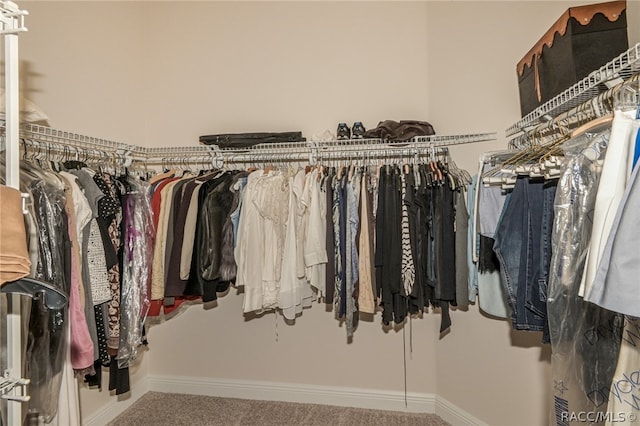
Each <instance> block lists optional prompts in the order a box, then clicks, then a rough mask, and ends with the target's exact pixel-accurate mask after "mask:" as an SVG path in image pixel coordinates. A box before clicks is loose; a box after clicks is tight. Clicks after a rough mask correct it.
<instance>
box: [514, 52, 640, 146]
mask: <svg viewBox="0 0 640 426" xmlns="http://www.w3.org/2000/svg"><path fill="white" fill-rule="evenodd" d="M638 72H640V43H638V44H636V45H635V46H633V47H632V48H630V49H629V50H627V51H626V52H624V53H622V54H621V55H619V56H618V57H616V58H614V59H613V60H611V61H610V62H608V63H607V64H605V65H603V66H602V67H600V68H599V69H597V70H596V71H593V72H592V73H591V74H589V75H588V76H587V77H585V78H583V79H582V80H580V81H579V82H577V83H576V84H574V85H573V86H571V87H570V88H568V89H567V90H565V91H564V92H562V93H560V94H559V95H557V96H556V97H554V98H553V99H551V100H549V101H547V102H546V103H544V104H542V105H541V106H539V107H538V108H536V109H535V110H533V111H532V112H530V113H529V114H527V115H526V116H524V117H523V118H522V119H521V120H520V121H518V122H517V123H515V124H513V125H512V126H511V127H509V128H508V129H507V130H506V131H505V133H506V136H507V137H510V136H513V135H515V134H517V133H519V132H522V131H526V130H527V129H529V128H531V127H533V126H536V125H538V124H540V123H542V122H544V121H547V120H548V119H549V118H551V117H555V116H557V115H559V114H562V113H563V112H566V111H569V110H570V109H572V108H575V107H576V106H578V105H580V104H581V103H584V102H586V101H588V100H589V99H591V98H593V97H595V96H597V95H599V94H600V93H602V92H604V91H606V90H607V89H609V87H608V86H607V83H610V82H612V81H613V82H622V81H624V80H627V79H629V78H630V77H631V76H633V75H634V74H636V73H638Z"/></svg>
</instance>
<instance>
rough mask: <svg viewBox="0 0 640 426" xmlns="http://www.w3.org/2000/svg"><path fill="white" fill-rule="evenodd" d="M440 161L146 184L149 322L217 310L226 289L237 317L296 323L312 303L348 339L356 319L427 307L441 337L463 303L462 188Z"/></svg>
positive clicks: (334, 163) (242, 167)
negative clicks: (150, 242) (436, 316)
mask: <svg viewBox="0 0 640 426" xmlns="http://www.w3.org/2000/svg"><path fill="white" fill-rule="evenodd" d="M447 153H448V151H447V150H446V149H439V150H437V151H436V150H433V152H431V153H429V154H428V155H427V156H426V157H424V158H422V159H420V160H416V159H409V160H406V159H405V158H403V157H402V156H395V160H391V161H384V160H377V161H376V160H372V158H377V157H376V153H375V152H373V151H371V152H368V156H370V157H368V158H367V159H354V158H351V155H345V153H340V152H336V153H335V154H336V155H337V158H338V159H336V158H334V159H333V160H328V159H327V158H328V157H326V156H325V159H324V160H323V159H319V161H318V164H317V165H314V166H304V164H301V163H298V164H296V163H295V162H292V161H291V159H289V158H288V157H287V158H286V159H285V160H284V161H278V159H277V158H275V160H274V161H273V162H268V160H265V158H261V159H260V160H258V162H259V163H262V166H263V167H261V168H255V167H248V166H249V165H248V164H243V163H239V165H238V166H237V168H236V169H232V167H231V164H228V165H227V167H226V168H224V169H221V170H209V171H201V172H198V173H192V172H191V171H189V170H167V171H165V173H162V174H159V175H157V176H155V177H154V178H152V179H151V181H150V200H151V201H150V204H151V208H152V210H153V217H154V221H155V222H156V223H155V225H156V228H155V229H156V235H155V245H154V252H153V268H152V278H151V286H150V295H151V299H152V302H151V304H152V306H151V309H150V313H149V316H150V317H151V316H155V315H161V314H167V313H171V312H173V311H174V310H175V309H176V308H178V307H179V306H181V305H182V304H183V303H185V302H187V301H190V300H198V301H200V300H201V301H203V302H209V301H213V300H216V299H217V297H218V296H217V295H218V294H219V293H221V292H224V291H226V290H227V289H228V288H229V286H230V285H233V286H235V287H238V288H242V289H243V290H242V292H243V312H244V313H245V314H249V313H262V312H266V311H279V312H281V313H282V315H283V316H284V317H285V318H286V319H287V320H295V318H296V316H297V315H300V314H301V313H302V311H303V308H305V307H310V306H311V305H312V303H313V302H314V301H319V302H323V303H325V304H327V305H330V306H333V308H334V309H333V310H334V312H335V314H336V317H337V318H338V319H339V320H341V321H344V322H345V323H346V330H347V334H348V336H352V335H353V332H354V330H355V328H356V326H357V323H358V318H359V315H360V313H363V314H375V313H377V312H379V311H382V321H383V323H384V324H390V323H392V322H393V323H396V324H401V323H403V322H404V321H405V318H406V317H407V316H408V315H413V314H419V313H422V312H423V311H424V310H425V308H427V309H428V308H429V307H437V308H439V309H440V310H441V312H442V327H441V328H442V330H443V331H444V330H446V329H447V328H448V327H449V326H450V324H451V320H450V317H449V312H448V308H449V305H450V304H451V305H456V306H460V307H465V306H468V304H469V300H470V295H469V278H468V263H469V261H468V256H467V253H468V234H467V223H468V217H469V214H468V211H467V206H466V192H467V187H468V185H469V183H470V176H469V174H468V173H467V172H466V171H464V170H461V169H459V168H458V167H457V166H456V165H455V162H453V161H452V160H451V158H450V157H449V156H448V155H447ZM387 154H388V153H387ZM391 157H394V155H393V153H392V154H391ZM283 158H285V156H283ZM339 158H341V160H340V159H339ZM380 158H381V157H380ZM254 165H256V164H254Z"/></svg>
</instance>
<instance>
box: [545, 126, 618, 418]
mask: <svg viewBox="0 0 640 426" xmlns="http://www.w3.org/2000/svg"><path fill="white" fill-rule="evenodd" d="M609 134H610V132H609V131H605V132H603V133H599V134H593V133H590V134H585V135H583V136H580V137H578V138H575V139H574V140H572V141H569V142H567V143H566V144H565V147H564V149H565V151H567V152H566V156H567V158H568V162H567V165H566V168H565V169H564V171H563V173H562V175H561V176H560V179H559V182H558V188H557V192H556V198H555V204H554V213H555V218H554V224H553V241H552V242H553V244H552V247H553V255H552V258H551V267H550V272H549V294H548V299H547V308H548V318H549V329H550V332H551V346H552V356H551V369H552V378H553V380H552V383H551V385H552V386H553V389H552V395H553V401H552V402H551V407H553V408H552V411H551V413H550V414H551V415H550V421H549V424H557V425H561V424H562V425H567V424H582V422H584V420H585V419H584V418H582V419H581V418H580V415H581V414H585V413H596V414H593V415H592V417H593V418H595V417H594V416H595V415H597V413H599V412H600V413H604V412H606V410H607V402H608V398H609V388H610V385H611V380H612V378H613V373H614V371H615V366H616V362H617V359H618V352H619V348H620V341H621V332H622V324H623V318H622V316H620V315H619V314H616V313H613V312H610V311H607V310H604V309H602V308H600V307H598V306H596V305H593V304H591V303H588V302H585V301H584V300H583V299H582V298H581V297H580V296H579V295H578V291H579V287H580V281H581V278H582V273H583V270H584V264H585V261H586V256H587V249H588V244H589V241H590V237H591V228H592V218H593V215H592V212H593V209H594V206H595V200H596V194H597V190H598V184H599V180H600V174H601V169H602V162H603V158H604V155H605V151H606V147H607V143H608V138H609ZM603 418H604V417H603ZM581 420H582V422H581Z"/></svg>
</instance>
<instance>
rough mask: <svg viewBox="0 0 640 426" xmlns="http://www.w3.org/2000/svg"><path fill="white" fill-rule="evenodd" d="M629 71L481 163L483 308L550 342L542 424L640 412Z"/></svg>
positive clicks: (634, 92) (634, 122) (634, 136)
mask: <svg viewBox="0 0 640 426" xmlns="http://www.w3.org/2000/svg"><path fill="white" fill-rule="evenodd" d="M638 79H639V76H638V75H636V76H634V77H633V78H631V79H630V80H628V81H627V82H625V83H622V84H620V85H618V86H616V87H614V88H613V89H610V90H608V91H606V92H603V93H601V94H600V95H599V96H597V97H595V98H593V99H592V100H590V101H588V102H586V103H584V104H581V105H579V106H578V107H575V108H574V109H572V110H570V111H568V112H566V113H564V114H562V115H560V116H558V117H557V118H555V119H554V120H552V121H551V122H549V123H547V124H543V125H540V126H538V127H537V128H535V129H533V130H531V131H529V132H528V133H526V134H525V135H524V137H520V138H519V140H517V141H516V142H518V143H522V142H526V143H527V144H526V146H524V147H523V146H522V145H521V148H520V149H519V150H518V151H517V153H515V154H514V152H513V151H511V152H496V153H493V154H491V153H489V154H486V155H485V157H484V158H483V160H484V161H483V162H482V164H481V171H482V172H483V173H482V183H481V184H479V185H478V189H477V192H478V194H479V201H478V202H477V203H476V209H477V212H478V218H479V225H478V233H479V235H480V241H479V249H478V253H479V258H480V260H479V263H480V264H485V265H486V264H488V265H490V266H489V267H487V268H485V269H484V272H483V273H481V274H480V275H479V282H478V289H479V291H480V292H481V293H483V292H485V293H486V294H488V297H487V299H486V300H483V298H482V296H481V297H480V308H482V309H486V310H487V311H488V312H490V313H491V314H493V315H497V316H499V317H504V318H509V319H510V320H511V323H512V326H513V328H514V329H518V330H533V331H541V332H542V339H543V342H545V343H550V344H551V349H552V357H551V361H552V375H553V381H552V384H551V386H552V387H553V388H552V389H550V391H551V394H552V397H553V401H550V406H551V407H553V408H552V409H551V413H550V424H557V425H566V424H577V423H579V422H580V421H581V420H580V419H579V418H577V414H576V413H594V416H595V415H596V414H597V415H598V419H599V420H598V421H596V423H606V424H613V423H616V424H617V423H622V424H632V423H633V419H634V418H638V416H640V405H639V403H638V402H639V401H640V381H639V380H638V374H640V373H639V372H640V320H639V319H638V318H639V317H640V285H639V284H638V283H639V281H638V276H640V250H639V249H638V245H637V244H638V241H640V227H639V226H638V221H637V214H638V211H639V208H640V192H639V191H640V184H639V183H638V177H637V176H638V167H637V161H638V157H639V156H640V133H639V132H638V129H639V128H640V119H639V118H640V109H639V106H640V102H639V101H640V90H639V86H638ZM483 275H484V276H483ZM483 287H484V288H483ZM634 416H635V417H634ZM593 418H595V417H593Z"/></svg>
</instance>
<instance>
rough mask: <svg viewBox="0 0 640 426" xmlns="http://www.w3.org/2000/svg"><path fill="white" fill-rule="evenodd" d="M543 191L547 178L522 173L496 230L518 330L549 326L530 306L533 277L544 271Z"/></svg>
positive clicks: (514, 322) (504, 281)
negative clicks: (539, 178) (542, 248)
mask: <svg viewBox="0 0 640 426" xmlns="http://www.w3.org/2000/svg"><path fill="white" fill-rule="evenodd" d="M543 195H544V181H534V180H532V179H530V178H529V177H519V178H518V179H517V181H516V185H515V188H514V189H513V192H512V193H511V196H510V197H509V203H508V204H507V205H506V206H505V209H504V211H503V214H502V217H501V220H500V222H499V223H498V226H497V228H496V233H495V245H494V250H495V252H496V256H497V257H498V260H499V262H500V268H501V269H500V273H501V277H502V282H503V285H504V286H505V290H506V294H507V302H508V303H509V306H510V308H511V321H512V324H513V327H514V328H515V329H517V330H530V331H543V330H544V329H545V323H546V319H545V318H544V316H542V315H539V314H538V313H536V311H535V310H532V309H530V308H528V307H527V296H528V294H530V293H531V291H532V290H531V288H530V287H531V285H532V281H533V280H535V281H537V280H538V277H539V274H540V264H541V260H540V228H541V224H542V216H543V215H542V214H540V213H537V212H538V211H540V210H541V209H540V206H542V205H543V198H544V196H543ZM532 213H534V214H532ZM534 230H536V231H535V232H534ZM536 236H537V237H538V238H536ZM536 307H538V308H539V307H540V304H538V303H536Z"/></svg>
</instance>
